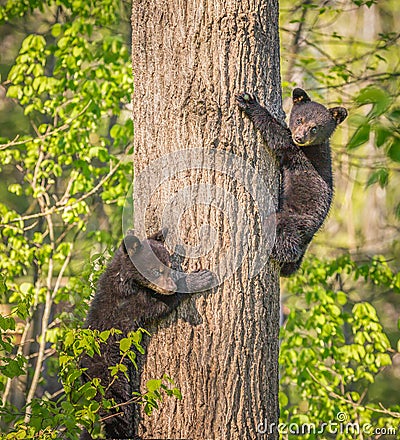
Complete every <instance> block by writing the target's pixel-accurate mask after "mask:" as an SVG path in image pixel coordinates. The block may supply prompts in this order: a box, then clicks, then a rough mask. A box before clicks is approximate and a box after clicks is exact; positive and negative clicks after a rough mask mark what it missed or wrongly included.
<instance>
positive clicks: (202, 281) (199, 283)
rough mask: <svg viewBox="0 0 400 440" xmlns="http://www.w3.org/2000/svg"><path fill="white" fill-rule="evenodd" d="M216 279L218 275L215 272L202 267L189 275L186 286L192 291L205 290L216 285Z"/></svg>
mask: <svg viewBox="0 0 400 440" xmlns="http://www.w3.org/2000/svg"><path fill="white" fill-rule="evenodd" d="M216 281H217V277H216V275H215V274H214V273H213V272H210V271H209V270H207V269H202V270H199V271H197V272H192V273H190V274H188V275H187V277H186V286H187V289H188V291H189V292H191V293H195V292H203V291H204V290H208V289H210V288H211V287H212V286H213V285H215V284H216Z"/></svg>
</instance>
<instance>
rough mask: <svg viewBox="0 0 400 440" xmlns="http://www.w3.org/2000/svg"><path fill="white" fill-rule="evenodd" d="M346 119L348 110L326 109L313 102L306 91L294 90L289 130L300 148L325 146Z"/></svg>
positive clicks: (342, 108) (341, 108)
mask: <svg viewBox="0 0 400 440" xmlns="http://www.w3.org/2000/svg"><path fill="white" fill-rule="evenodd" d="M346 117H347V110H346V109H345V108H344V107H333V108H326V107H324V106H323V105H322V104H319V103H317V102H314V101H311V99H310V98H309V96H308V95H307V93H306V92H305V91H304V90H302V89H299V88H296V89H294V90H293V108H292V111H291V113H290V121H289V128H290V131H291V132H292V138H293V142H294V143H295V144H297V145H299V146H300V147H307V146H311V145H320V144H323V143H324V142H326V141H327V140H328V139H329V138H330V137H331V135H332V133H333V132H334V131H335V128H336V127H337V126H338V125H339V124H340V123H342V122H343V121H344V120H345V119H346Z"/></svg>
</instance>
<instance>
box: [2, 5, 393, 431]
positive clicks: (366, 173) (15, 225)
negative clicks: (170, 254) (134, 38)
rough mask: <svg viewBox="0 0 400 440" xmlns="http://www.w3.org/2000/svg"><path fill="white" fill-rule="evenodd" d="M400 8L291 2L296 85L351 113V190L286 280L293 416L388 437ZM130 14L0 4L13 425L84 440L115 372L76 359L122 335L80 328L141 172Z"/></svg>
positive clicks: (161, 382)
mask: <svg viewBox="0 0 400 440" xmlns="http://www.w3.org/2000/svg"><path fill="white" fill-rule="evenodd" d="M397 9H398V8H396V2H395V0H388V1H386V2H381V3H378V2H375V1H372V0H371V1H362V0H353V1H352V0H341V1H339V2H324V3H323V4H322V3H321V2H312V1H311V0H304V1H297V2H295V3H293V2H289V1H288V0H282V1H281V11H282V12H281V38H282V73H283V89H284V96H285V97H288V96H289V95H290V92H291V89H292V87H293V86H295V85H297V86H302V87H304V88H305V89H306V90H307V91H310V94H311V95H312V96H313V97H314V98H315V99H317V100H318V99H319V100H321V101H322V102H325V103H328V104H329V105H336V104H337V103H341V104H343V105H344V106H346V107H347V108H348V109H349V110H350V117H349V119H348V122H347V123H346V124H344V125H343V127H342V128H341V129H340V130H339V131H338V133H337V134H336V135H335V138H334V142H333V148H334V169H335V171H336V188H337V194H336V199H335V206H334V207H333V209H332V213H331V216H330V220H329V222H328V223H327V225H326V227H325V230H324V232H323V233H321V234H320V235H319V237H318V239H317V241H316V243H315V244H314V245H313V247H312V249H311V252H312V253H314V254H316V255H318V256H319V258H318V259H317V258H316V257H310V258H309V259H308V260H307V261H306V262H305V264H304V267H303V269H302V271H301V272H300V273H299V274H298V275H297V276H295V277H293V278H292V279H290V280H289V281H288V282H287V283H286V284H285V285H284V286H283V292H284V322H283V328H282V349H281V364H282V383H281V389H282V391H281V407H282V422H283V423H286V424H290V423H293V424H296V425H295V426H294V428H296V427H298V426H300V427H301V424H304V423H309V424H314V425H315V426H316V427H319V426H321V423H329V422H338V421H339V422H345V423H346V422H350V423H358V424H359V425H360V426H364V425H365V424H367V425H369V426H370V428H369V430H368V432H367V431H365V432H363V433H361V436H360V435H355V434H354V433H346V432H343V433H338V434H333V433H331V434H329V432H328V430H326V431H325V433H324V434H321V433H319V434H314V433H313V432H311V433H309V434H305V435H304V436H303V438H380V436H381V433H382V431H380V432H378V431H376V430H375V431H374V429H376V428H378V427H380V428H385V429H389V428H393V427H396V428H397V426H398V425H399V420H398V419H399V417H400V414H399V413H400V408H399V404H398V399H397V398H396V395H395V393H394V392H393V390H394V389H397V390H398V389H399V383H400V379H399V376H400V367H399V355H398V352H399V347H398V338H399V328H398V305H399V299H398V293H399V289H400V278H399V274H398V264H399V263H398V259H397V255H398V250H399V243H398V238H397V237H398V232H399V216H400V205H399V169H400V167H399V162H400V133H399V122H400V121H399V119H400V106H399V93H398V90H399V89H400V87H399V74H398V60H399V59H400V57H399V55H400V54H399V50H400V49H399V45H398V40H399V37H400V34H399V33H398V29H397V27H396V24H397V23H398V22H399V12H398V10H397ZM129 14H130V3H129V2H123V1H117V0H97V1H92V0H89V1H88V0H85V1H83V0H82V1H79V0H76V1H74V2H71V1H68V0H57V1H56V0H46V1H35V0H23V1H21V0H20V1H13V0H9V1H7V2H4V4H3V6H0V24H1V26H0V38H1V41H2V53H1V60H0V61H1V64H0V74H1V88H0V112H1V118H0V136H1V137H0V173H1V176H0V191H1V195H2V196H1V200H0V235H1V242H0V294H1V297H2V301H1V302H2V303H3V305H2V306H1V307H2V309H1V316H0V330H1V332H2V338H0V345H1V347H0V356H1V360H0V371H1V376H0V396H1V402H0V405H1V411H2V419H1V420H2V421H1V429H2V430H3V432H4V436H5V437H6V438H7V437H8V438H76V437H77V434H78V432H79V427H78V424H83V425H85V426H96V429H97V430H99V424H98V409H99V404H98V403H97V402H95V401H93V396H94V394H95V393H96V392H97V391H98V390H100V392H101V384H99V383H97V382H96V381H94V382H92V383H88V384H86V385H84V386H82V385H81V382H80V374H81V372H80V371H79V368H78V365H77V359H78V358H79V355H80V354H81V353H82V352H83V351H84V350H86V351H89V352H95V351H96V350H98V349H99V344H102V343H104V342H105V341H106V340H107V337H108V334H105V333H103V334H98V333H95V332H90V331H88V330H84V331H82V330H81V329H80V328H81V325H82V321H83V319H84V316H85V313H86V310H87V299H88V298H90V296H91V294H92V293H93V292H94V286H95V284H96V281H97V278H98V276H99V274H100V273H101V270H102V268H103V267H104V263H105V261H106V259H107V257H108V255H109V253H108V250H110V252H112V250H113V247H114V246H115V245H116V244H117V242H118V240H119V239H120V237H121V229H120V225H121V210H122V206H123V204H124V200H125V196H126V194H127V192H128V188H129V185H130V181H131V177H132V175H131V172H132V170H131V160H130V157H129V154H130V152H131V140H132V136H133V126H132V122H131V120H130V118H129V116H130V115H129V102H130V99H131V94H132V92H133V79H132V74H131V66H130V54H129V48H130V24H129ZM287 109H289V106H288V108H287ZM328 257H329V258H328ZM140 341H141V333H140V332H139V333H138V334H133V335H131V337H130V338H129V340H126V341H124V342H123V346H122V347H121V348H122V351H123V352H125V353H134V352H132V351H131V350H130V348H131V347H135V350H136V351H139V352H140V351H142V348H141V345H140ZM127 355H128V354H127ZM130 356H135V354H130ZM120 368H121V367H120ZM117 370H118V366H116V370H115V371H117ZM58 377H59V378H60V379H61V381H62V383H63V388H60V382H59V380H58ZM162 390H164V391H166V392H167V394H170V395H171V394H174V395H176V396H177V397H180V396H179V392H178V390H176V389H174V388H173V386H172V385H171V384H170V381H169V379H168V378H164V379H156V380H154V381H150V383H149V384H148V393H146V394H145V395H144V396H136V397H137V398H138V400H140V401H142V402H143V403H144V404H145V405H147V406H146V408H147V410H148V412H149V413H150V412H151V410H152V409H153V408H154V407H157V401H158V400H159V399H160V398H161V392H162ZM101 404H102V405H104V406H108V407H110V406H112V405H113V402H107V401H103V402H101ZM339 414H340V417H344V419H343V420H340V419H339ZM342 414H344V416H342ZM7 433H8V434H7ZM283 437H284V438H295V437H296V438H297V437H298V435H295V433H293V434H292V433H290V432H289V431H286V432H284V433H283ZM392 437H395V435H393V436H392ZM397 437H399V432H398V429H397Z"/></svg>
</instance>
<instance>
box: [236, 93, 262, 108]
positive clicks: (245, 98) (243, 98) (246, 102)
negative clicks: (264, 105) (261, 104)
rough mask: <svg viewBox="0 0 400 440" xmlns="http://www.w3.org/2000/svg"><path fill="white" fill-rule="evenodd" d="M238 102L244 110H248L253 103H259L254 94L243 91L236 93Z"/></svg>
mask: <svg viewBox="0 0 400 440" xmlns="http://www.w3.org/2000/svg"><path fill="white" fill-rule="evenodd" d="M235 98H236V102H237V105H238V106H239V108H241V109H242V110H248V109H249V108H250V107H251V106H252V105H254V104H257V99H256V98H255V96H254V95H250V93H246V92H245V93H242V94H240V95H236V97H235Z"/></svg>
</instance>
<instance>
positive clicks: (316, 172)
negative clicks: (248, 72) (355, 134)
mask: <svg viewBox="0 0 400 440" xmlns="http://www.w3.org/2000/svg"><path fill="white" fill-rule="evenodd" d="M236 101H237V104H238V106H239V108H240V109H242V110H243V111H244V112H245V113H246V114H247V116H248V117H249V118H250V120H251V121H252V122H253V124H254V126H255V127H256V128H257V129H258V130H259V131H260V133H261V135H262V137H263V138H264V140H265V142H266V143H267V146H268V147H269V148H271V149H272V150H273V151H274V152H275V154H276V156H277V158H278V160H279V162H280V166H281V190H280V196H279V207H278V212H277V213H276V214H275V217H276V239H275V243H274V247H273V250H272V254H271V258H272V259H274V260H275V261H277V262H279V263H281V275H282V276H288V275H291V274H293V273H294V272H296V271H297V269H299V267H300V265H301V261H302V259H303V256H304V254H305V252H306V249H307V247H308V245H309V243H310V242H311V240H312V238H313V236H314V234H315V233H316V232H317V231H318V229H319V228H320V227H321V226H322V223H323V222H324V220H325V218H326V216H327V215H328V211H329V208H330V205H331V202H332V195H333V181H332V166H331V150H330V146H329V138H330V137H331V135H332V133H333V132H334V130H335V128H336V127H337V126H338V125H339V124H340V123H341V122H343V121H344V119H345V118H346V116H347V110H346V109H345V108H343V107H334V108H329V109H328V108H326V107H324V106H323V105H322V104H318V103H317V102H314V101H311V99H310V98H309V96H308V95H307V93H306V92H305V91H304V90H302V89H299V88H296V89H294V90H293V108H292V111H291V114H290V121H289V128H288V127H287V126H286V125H285V124H282V123H280V122H279V121H277V120H276V119H275V118H274V117H273V116H272V115H271V114H270V112H269V111H268V110H267V109H266V108H264V107H262V106H261V105H260V104H259V103H258V102H257V100H256V99H255V98H254V97H253V96H251V95H249V94H248V93H243V94H242V95H238V96H237V97H236Z"/></svg>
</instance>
